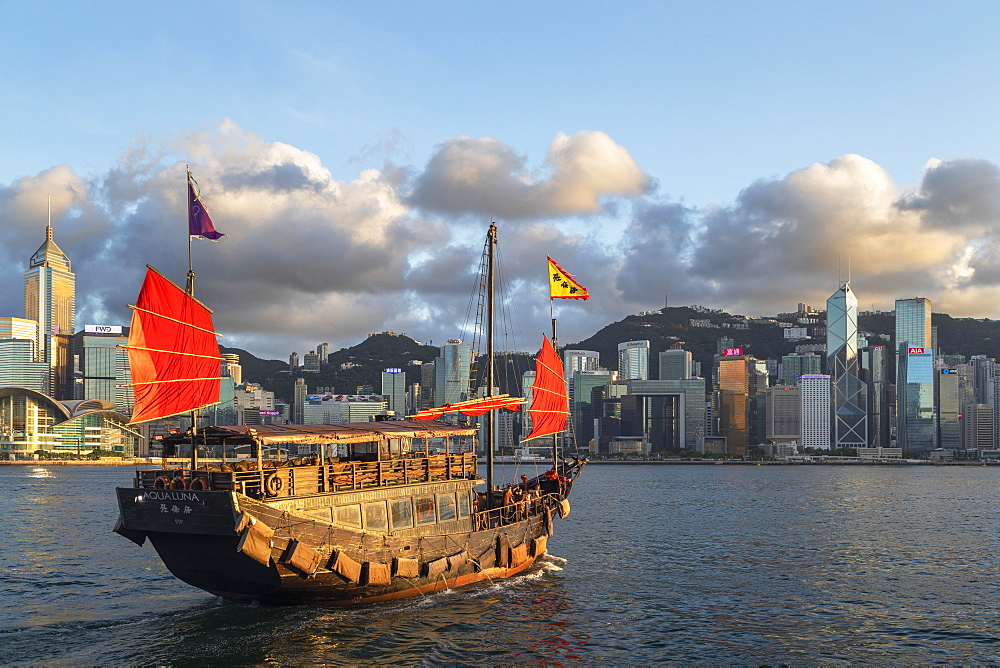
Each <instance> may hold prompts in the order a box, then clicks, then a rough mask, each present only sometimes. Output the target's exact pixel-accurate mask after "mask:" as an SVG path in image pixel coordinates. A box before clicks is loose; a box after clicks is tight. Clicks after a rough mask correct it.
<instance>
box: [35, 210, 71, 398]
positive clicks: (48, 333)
mask: <svg viewBox="0 0 1000 668" xmlns="http://www.w3.org/2000/svg"><path fill="white" fill-rule="evenodd" d="M75 300H76V277H75V275H74V274H73V271H72V264H71V263H70V260H69V257H68V256H67V255H66V254H65V253H64V252H63V251H62V249H61V248H59V246H57V245H56V242H55V241H54V240H53V238H52V226H51V225H47V226H46V227H45V242H44V243H42V245H41V246H39V247H38V250H37V251H35V254H34V255H32V256H31V259H30V260H29V261H28V270H27V271H26V272H25V273H24V317H25V318H26V319H28V320H34V321H35V322H37V323H38V330H37V333H36V338H35V351H36V354H37V356H38V359H37V360H36V361H38V362H44V363H45V364H47V365H48V366H49V368H50V369H51V371H50V393H51V395H52V396H54V397H56V398H58V399H70V398H72V396H73V390H72V375H71V374H72V365H71V361H70V344H71V341H72V336H73V332H74V318H75V313H76V311H75Z"/></svg>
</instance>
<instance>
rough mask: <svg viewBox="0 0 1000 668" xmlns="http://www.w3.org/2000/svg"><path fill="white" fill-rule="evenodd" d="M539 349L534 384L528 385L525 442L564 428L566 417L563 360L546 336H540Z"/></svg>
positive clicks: (566, 403)
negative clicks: (528, 421) (528, 428)
mask: <svg viewBox="0 0 1000 668" xmlns="http://www.w3.org/2000/svg"><path fill="white" fill-rule="evenodd" d="M543 339H544V340H543V341H542V351H541V352H540V353H539V354H538V357H536V358H535V383H534V384H533V385H532V386H531V408H529V409H528V414H529V415H530V416H531V424H532V430H531V433H530V434H528V436H527V437H525V439H524V440H525V441H527V440H528V439H531V438H536V437H538V436H546V435H548V434H555V433H558V432H560V431H566V418H567V416H569V397H568V394H567V392H566V376H565V374H564V373H563V364H562V360H561V359H559V355H558V354H557V353H556V349H555V348H553V347H552V342H550V341H549V337H547V336H543Z"/></svg>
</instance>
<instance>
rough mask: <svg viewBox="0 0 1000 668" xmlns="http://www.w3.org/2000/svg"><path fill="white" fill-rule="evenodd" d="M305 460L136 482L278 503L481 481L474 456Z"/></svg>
mask: <svg viewBox="0 0 1000 668" xmlns="http://www.w3.org/2000/svg"><path fill="white" fill-rule="evenodd" d="M305 459H306V461H304V462H302V463H299V464H297V465H291V464H290V462H272V461H266V462H264V467H263V468H262V469H258V468H257V465H256V463H255V462H241V463H238V464H236V465H234V466H233V467H229V466H227V468H229V469H230V470H222V467H214V466H213V467H203V468H199V469H196V470H193V471H192V470H191V469H189V468H188V469H183V468H181V469H177V468H173V469H146V470H142V471H139V472H138V473H139V480H138V481H139V485H140V486H141V487H160V488H167V489H188V490H212V491H235V492H239V493H241V494H245V495H247V496H254V497H263V498H274V497H282V496H303V495H308V494H322V493H327V492H344V491H353V490H364V489H371V488H378V487H390V486H396V485H412V484H417V483H426V482H440V481H446V480H457V479H475V478H478V472H477V465H476V454H475V453H474V452H466V453H458V454H445V455H430V456H427V457H411V458H401V459H388V460H378V461H370V462H367V461H346V462H344V461H336V462H335V461H332V460H325V461H324V462H323V463H317V462H316V460H314V459H309V458H305ZM234 468H235V469H238V470H233V469H234ZM212 469H217V470H212Z"/></svg>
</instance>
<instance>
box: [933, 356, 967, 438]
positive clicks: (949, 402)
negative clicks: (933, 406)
mask: <svg viewBox="0 0 1000 668" xmlns="http://www.w3.org/2000/svg"><path fill="white" fill-rule="evenodd" d="M961 382H962V378H961V376H960V375H959V374H958V371H957V370H956V369H951V368H947V367H946V368H943V369H941V370H940V372H939V373H938V378H937V388H936V390H937V416H938V447H941V448H949V449H951V450H957V449H959V448H961V447H962V427H961V424H960V421H961V415H962V407H961V388H960V385H961Z"/></svg>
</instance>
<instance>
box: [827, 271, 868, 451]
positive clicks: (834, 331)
mask: <svg viewBox="0 0 1000 668" xmlns="http://www.w3.org/2000/svg"><path fill="white" fill-rule="evenodd" d="M826 368H827V371H829V372H830V378H831V382H832V383H833V386H832V388H831V396H830V399H831V415H832V422H833V433H832V437H833V447H834V448H864V447H867V446H868V388H867V386H866V385H865V383H864V382H862V380H861V378H860V371H859V368H858V299H857V297H855V296H854V292H853V291H852V290H851V284H850V282H849V281H848V282H845V283H842V284H841V286H840V289H838V290H837V291H836V292H834V293H833V294H832V295H831V296H830V298H829V299H828V300H827V301H826Z"/></svg>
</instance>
